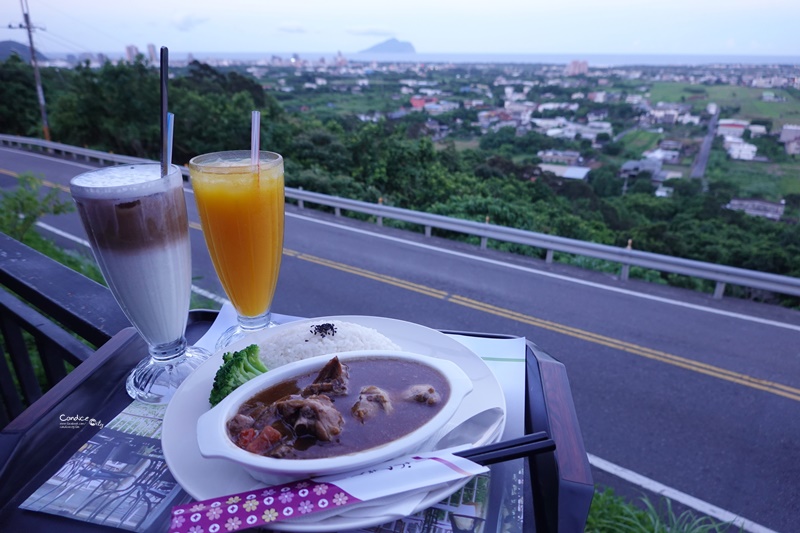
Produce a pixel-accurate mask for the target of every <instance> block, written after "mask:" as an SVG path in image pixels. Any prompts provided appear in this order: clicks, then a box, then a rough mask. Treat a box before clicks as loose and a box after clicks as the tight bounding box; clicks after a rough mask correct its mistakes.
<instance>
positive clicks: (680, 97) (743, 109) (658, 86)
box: [650, 83, 800, 132]
mask: <svg viewBox="0 0 800 533" xmlns="http://www.w3.org/2000/svg"><path fill="white" fill-rule="evenodd" d="M765 91H768V92H772V93H774V94H775V96H776V97H783V98H785V99H786V101H785V102H764V101H763V100H762V99H761V95H762V94H763V93H764V92H765ZM650 101H651V102H653V103H654V104H655V103H656V102H685V103H689V104H692V107H693V110H694V112H695V113H697V112H701V111H703V110H705V108H706V105H707V104H708V103H710V102H713V103H715V104H717V105H718V106H721V107H729V108H733V107H738V108H739V112H738V113H736V114H735V116H734V117H733V118H741V119H746V120H756V119H765V118H766V119H770V120H772V125H773V132H777V131H779V130H780V128H781V126H783V125H784V124H800V100H797V99H795V98H794V97H792V95H790V94H789V93H788V92H786V91H783V90H781V89H756V88H752V87H738V86H733V85H688V84H682V83H654V84H653V86H652V88H651V89H650Z"/></svg>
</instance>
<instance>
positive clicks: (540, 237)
mask: <svg viewBox="0 0 800 533" xmlns="http://www.w3.org/2000/svg"><path fill="white" fill-rule="evenodd" d="M0 146H11V147H19V148H25V149H29V150H38V151H47V152H48V153H52V154H57V155H62V156H65V157H73V158H79V157H80V158H84V159H86V160H88V161H96V162H99V163H105V164H120V163H122V164H124V163H141V162H152V161H150V160H147V159H139V158H135V157H129V156H122V155H117V154H109V153H104V152H99V151H97V150H90V149H87V148H78V147H74V146H70V145H66V144H61V143H56V142H51V141H45V140H42V139H34V138H28V137H16V136H12V135H3V134H0ZM183 173H184V176H186V177H188V169H183ZM286 197H287V198H290V199H293V200H296V201H297V203H298V206H299V207H300V208H304V205H305V203H306V202H308V203H313V204H317V205H322V206H326V207H332V208H333V209H334V213H335V215H336V216H342V210H346V211H352V212H354V213H363V214H367V215H372V216H375V217H376V218H377V223H378V224H379V225H382V224H383V220H384V219H392V220H399V221H403V222H408V223H411V224H417V225H420V226H422V227H424V229H425V235H426V236H427V237H430V236H431V231H432V229H433V228H436V229H443V230H449V231H454V232H458V233H463V234H466V235H474V236H477V237H480V239H481V248H486V246H487V242H488V240H489V239H493V240H497V241H501V242H508V243H514V244H521V245H525V246H531V247H533V248H539V249H543V250H545V251H546V261H547V262H548V263H551V262H552V261H553V253H554V252H563V253H568V254H573V255H577V256H583V257H590V258H594V259H601V260H605V261H611V262H614V263H619V264H620V266H621V273H620V278H621V279H622V280H627V279H628V275H629V271H630V267H631V266H638V267H642V268H648V269H652V270H656V271H658V272H668V273H672V274H681V275H685V276H689V277H692V278H700V279H707V280H711V281H714V282H715V283H716V287H715V289H714V298H717V299H719V298H722V297H723V295H724V293H725V287H726V285H727V284H731V285H738V286H742V287H749V288H753V289H760V290H765V291H770V292H775V293H779V294H785V295H791V296H800V279H798V278H794V277H790V276H780V275H777V274H769V273H766V272H759V271H755V270H746V269H742V268H735V267H730V266H725V265H717V264H713V263H704V262H702V261H694V260H691V259H682V258H679V257H671V256H668V255H660V254H654V253H650V252H642V251H639V250H630V249H627V248H619V247H616V246H608V245H605V244H597V243H592V242H586V241H580V240H576V239H567V238H564V237H557V236H554V235H547V234H544V233H535V232H531V231H524V230H519V229H514V228H507V227H503V226H495V225H492V224H487V223H481V222H474V221H471V220H463V219H458V218H451V217H446V216H442V215H435V214H431V213H422V212H419V211H412V210H409V209H402V208H399V207H391V206H386V205H382V204H372V203H368V202H362V201H359V200H351V199H348V198H340V197H337V196H328V195H325V194H319V193H315V192H309V191H304V190H302V189H293V188H288V187H287V189H286Z"/></svg>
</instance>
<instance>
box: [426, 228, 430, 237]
mask: <svg viewBox="0 0 800 533" xmlns="http://www.w3.org/2000/svg"><path fill="white" fill-rule="evenodd" d="M425 236H426V237H430V236H431V227H430V226H425Z"/></svg>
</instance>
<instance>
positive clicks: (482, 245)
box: [481, 237, 489, 250]
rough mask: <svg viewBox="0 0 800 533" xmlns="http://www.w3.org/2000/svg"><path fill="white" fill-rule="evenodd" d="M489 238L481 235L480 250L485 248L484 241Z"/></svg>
mask: <svg viewBox="0 0 800 533" xmlns="http://www.w3.org/2000/svg"><path fill="white" fill-rule="evenodd" d="M488 240H489V239H488V238H487V237H481V250H485V249H486V243H487V241H488Z"/></svg>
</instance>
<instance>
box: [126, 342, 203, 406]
mask: <svg viewBox="0 0 800 533" xmlns="http://www.w3.org/2000/svg"><path fill="white" fill-rule="evenodd" d="M209 357H211V353H210V352H209V351H208V350H205V349H203V348H198V347H197V346H190V347H188V348H186V352H184V353H183V354H182V355H180V356H178V357H175V358H174V359H169V360H162V361H159V360H158V359H155V358H153V357H148V358H147V359H143V360H142V361H141V362H140V363H139V364H138V365H136V367H135V368H134V369H133V371H131V373H130V374H129V375H128V380H127V381H126V382H125V388H126V390H127V391H128V395H129V396H130V397H131V398H133V399H134V400H139V401H140V402H145V403H152V404H165V403H168V402H169V401H170V399H171V398H172V395H173V394H175V391H176V390H178V387H179V386H180V385H181V383H183V381H184V380H185V379H186V378H187V377H188V376H189V374H191V373H192V372H193V371H194V370H195V369H196V368H197V367H198V366H200V364H201V363H203V362H204V361H205V360H206V359H208V358H209Z"/></svg>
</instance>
